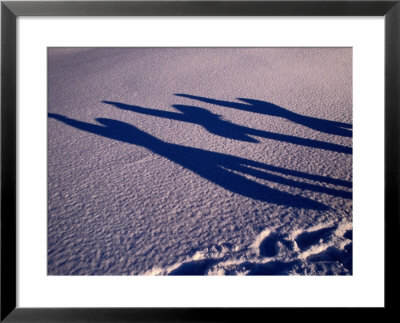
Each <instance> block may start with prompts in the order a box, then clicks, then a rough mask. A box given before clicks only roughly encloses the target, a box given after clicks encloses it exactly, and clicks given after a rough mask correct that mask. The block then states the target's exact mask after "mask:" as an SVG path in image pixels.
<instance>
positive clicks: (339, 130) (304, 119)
mask: <svg viewBox="0 0 400 323" xmlns="http://www.w3.org/2000/svg"><path fill="white" fill-rule="evenodd" d="M175 95H176V96H180V97H184V98H188V99H193V100H197V101H201V102H206V103H211V104H215V105H219V106H223V107H227V108H232V109H238V110H243V111H248V112H253V113H260V114H266V115H270V116H275V117H279V118H284V119H286V120H289V121H291V122H294V123H297V124H300V125H302V126H305V127H308V128H310V129H313V130H317V131H320V132H324V133H328V134H331V135H338V136H344V137H352V131H351V130H349V129H351V127H352V126H351V124H348V123H344V122H338V121H331V120H325V119H319V118H314V117H309V116H305V115H302V114H298V113H295V112H292V111H290V110H287V109H285V108H282V107H280V106H277V105H275V104H273V103H269V102H265V101H260V100H253V99H245V98H238V100H240V101H242V102H244V103H241V102H240V103H239V102H230V101H222V100H216V99H211V98H205V97H201V96H195V95H189V94H181V93H177V94H175Z"/></svg>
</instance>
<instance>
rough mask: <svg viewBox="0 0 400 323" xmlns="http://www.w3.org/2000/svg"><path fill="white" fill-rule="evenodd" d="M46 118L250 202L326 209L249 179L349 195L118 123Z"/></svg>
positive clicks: (278, 170) (57, 116) (247, 161)
mask: <svg viewBox="0 0 400 323" xmlns="http://www.w3.org/2000/svg"><path fill="white" fill-rule="evenodd" d="M48 116H49V118H52V119H56V120H58V121H61V122H63V123H64V124H66V125H69V126H71V127H74V128H76V129H80V130H83V131H86V132H89V133H92V134H96V135H99V136H103V137H105V138H110V139H114V140H118V141H121V142H125V143H129V144H133V145H137V146H142V147H144V148H146V149H148V150H149V151H151V152H153V153H154V154H157V155H159V156H162V157H165V158H167V159H169V160H170V161H172V162H174V163H176V164H178V165H180V166H182V167H184V168H186V169H189V170H190V171H192V172H194V173H195V174H197V175H199V176H201V177H203V178H204V179H207V180H209V181H210V182H212V183H214V184H216V185H219V186H220V187H222V188H224V189H226V190H228V191H231V192H233V193H236V194H240V195H242V196H245V197H248V198H251V199H255V200H260V201H265V202H268V203H273V204H277V205H285V206H289V207H290V206H291V207H297V208H305V209H315V210H327V209H328V207H327V206H326V205H325V204H323V203H320V202H318V201H314V200H312V199H309V198H306V197H302V196H300V195H294V194H290V193H287V192H282V191H280V190H277V189H272V188H270V187H268V186H266V185H262V184H260V183H258V182H257V181H255V180H251V179H249V178H247V177H248V176H249V175H250V176H254V177H258V178H264V179H267V180H269V181H271V182H276V183H279V184H283V185H291V186H295V187H299V188H305V189H308V190H313V191H317V192H321V193H327V194H332V195H334V196H341V197H344V198H351V197H350V196H347V195H348V194H350V193H348V192H346V191H340V190H332V189H330V190H327V188H326V187H322V186H318V185H315V184H313V185H310V184H307V183H303V184H304V185H305V186H303V184H301V183H299V182H296V181H294V180H288V179H287V178H285V177H282V176H278V175H274V174H270V173H269V171H271V170H272V171H274V172H280V173H282V174H291V175H294V174H296V176H298V177H303V178H306V179H307V178H308V179H310V176H311V178H312V177H313V176H315V175H310V174H306V173H302V172H297V171H292V170H287V169H284V168H281V167H276V166H270V165H267V164H264V163H260V162H256V161H252V160H250V159H245V158H240V157H236V156H232V155H227V154H223V153H217V152H211V151H207V150H203V149H198V148H192V147H186V146H182V145H177V144H173V143H168V142H165V141H162V140H160V139H158V138H156V137H154V136H152V135H150V134H148V133H146V132H144V131H142V130H140V129H138V128H136V127H134V126H132V125H129V124H127V123H124V122H121V121H117V120H112V119H104V118H99V119H96V121H97V122H99V123H100V124H101V125H97V124H92V123H87V122H82V121H78V120H74V119H71V118H68V117H65V116H62V115H59V114H53V113H49V114H48ZM261 170H262V171H261ZM246 176H247V177H246ZM317 178H323V176H317V177H315V179H317ZM329 181H330V179H329V178H326V182H329Z"/></svg>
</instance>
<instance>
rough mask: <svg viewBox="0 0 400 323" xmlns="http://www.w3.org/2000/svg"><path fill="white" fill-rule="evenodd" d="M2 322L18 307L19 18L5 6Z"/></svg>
mask: <svg viewBox="0 0 400 323" xmlns="http://www.w3.org/2000/svg"><path fill="white" fill-rule="evenodd" d="M0 243H1V247H0V248H1V258H0V259H1V269H0V271H1V274H0V277H1V279H0V284H1V292H0V304H1V309H0V319H1V320H3V319H4V318H5V317H6V316H7V315H8V314H9V313H10V312H12V311H13V310H14V309H15V307H16V16H15V14H14V13H13V12H12V11H11V10H10V9H9V8H8V7H7V6H6V5H5V4H4V3H2V4H1V240H0Z"/></svg>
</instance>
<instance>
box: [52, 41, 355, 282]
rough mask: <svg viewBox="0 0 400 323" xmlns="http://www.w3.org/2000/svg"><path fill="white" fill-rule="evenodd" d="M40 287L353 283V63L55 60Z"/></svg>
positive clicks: (319, 56)
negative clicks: (237, 278) (310, 278)
mask: <svg viewBox="0 0 400 323" xmlns="http://www.w3.org/2000/svg"><path fill="white" fill-rule="evenodd" d="M48 117H49V118H48V274H49V275H332V274H335V275H337V274H339V275H351V274H352V49H351V48H49V49H48Z"/></svg>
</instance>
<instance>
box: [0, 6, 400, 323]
mask: <svg viewBox="0 0 400 323" xmlns="http://www.w3.org/2000/svg"><path fill="white" fill-rule="evenodd" d="M382 2H386V1H382ZM394 2H396V3H397V4H396V5H395V6H394V7H393V8H392V9H391V10H390V11H389V12H388V13H387V14H386V16H385V83H386V86H385V307H386V308H390V309H392V310H393V309H395V307H396V304H395V302H394V301H395V300H394V299H393V297H394V296H393V295H395V294H393V293H392V298H391V302H389V300H388V299H389V296H388V295H389V291H388V289H389V288H388V287H389V283H388V278H389V277H390V279H393V280H392V281H391V283H390V289H391V292H396V291H397V290H395V288H396V287H397V286H399V278H397V273H396V272H395V270H396V268H390V266H389V265H393V262H391V263H389V255H391V256H392V257H393V255H394V254H396V253H397V249H396V245H397V244H396V241H395V240H393V239H392V241H389V235H390V236H391V237H392V238H393V237H398V236H399V232H400V230H399V228H400V218H399V211H400V189H399V184H400V168H399V165H400V140H399V139H400V138H399V135H400V133H399V129H398V125H399V124H400V113H399V109H400V95H399V89H400V65H399V60H400V58H399V57H400V2H399V1H393V2H392V3H394ZM10 3H11V2H7V1H6V2H2V3H1V238H0V248H1V258H0V262H1V266H0V287H1V288H0V305H1V308H0V321H3V320H4V319H5V318H6V317H7V316H8V315H9V314H10V313H11V315H9V316H8V317H7V318H6V321H7V322H11V321H13V322H15V321H20V319H21V318H22V317H19V319H18V318H16V317H15V316H17V317H18V316H19V315H21V314H23V313H26V314H28V313H30V314H33V313H32V312H31V311H32V310H33V311H34V312H35V311H38V312H41V314H39V313H38V314H39V316H38V317H36V318H38V319H39V320H40V321H42V319H43V318H44V317H45V316H46V315H43V314H44V313H48V314H50V313H51V312H53V311H54V312H55V313H57V312H58V311H59V310H51V309H42V310H34V309H15V307H16V241H15V240H16V239H15V238H16V217H15V215H16V16H18V15H28V16H29V15H32V16H34V15H37V14H36V13H31V14H27V11H29V10H30V9H29V8H27V7H25V8H22V7H21V8H13V6H10V8H9V6H8V5H9V4H10ZM21 3H22V2H21ZM24 3H26V2H24ZM34 3H36V4H37V3H38V2H31V4H34ZM43 4H45V3H43ZM31 9H33V11H34V12H36V11H38V13H39V14H40V11H41V10H42V9H39V10H35V9H34V8H33V7H32V8H31ZM377 15H379V14H377ZM392 259H393V258H392ZM75 310H76V309H75ZM88 310H89V309H82V312H86V313H88ZM103 310H106V309H103ZM62 311H63V310H61V312H62ZM64 311H66V312H68V313H71V311H72V312H74V309H64ZM93 311H94V309H90V310H89V313H90V312H92V313H93ZM77 312H78V313H79V310H77ZM111 312H112V310H111ZM55 313H52V314H50V317H52V318H54V319H56V317H57V315H54V314H55ZM78 313H77V314H78ZM15 314H17V315H15ZM18 314H19V315H18ZM60 314H61V313H60ZM80 314H82V313H79V315H78V316H79V317H80V318H82V317H81V315H80ZM143 314H146V317H147V313H143ZM29 316H30V315H28V317H29ZM33 317H34V316H33ZM30 318H32V317H30ZM15 319H16V320H15ZM25 319H27V317H26V316H25ZM74 319H76V317H75V318H74ZM141 319H143V317H141ZM22 320H23V321H25V320H24V319H22ZM28 320H29V318H28ZM50 321H53V320H52V319H51V318H50ZM50 321H49V322H50ZM74 321H75V320H74ZM77 321H81V320H79V319H78V320H77ZM144 321H148V319H144ZM25 322H26V321H25Z"/></svg>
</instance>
